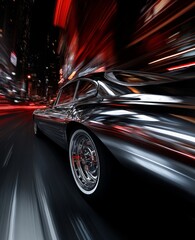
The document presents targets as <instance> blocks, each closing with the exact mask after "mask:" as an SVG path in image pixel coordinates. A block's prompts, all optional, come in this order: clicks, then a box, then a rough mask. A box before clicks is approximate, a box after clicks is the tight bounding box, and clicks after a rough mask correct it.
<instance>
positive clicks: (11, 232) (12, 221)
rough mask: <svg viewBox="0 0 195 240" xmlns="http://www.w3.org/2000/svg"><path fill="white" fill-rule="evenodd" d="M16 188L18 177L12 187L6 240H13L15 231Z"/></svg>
mask: <svg viewBox="0 0 195 240" xmlns="http://www.w3.org/2000/svg"><path fill="white" fill-rule="evenodd" d="M17 186H18V175H17V179H16V184H15V187H14V193H13V199H12V205H11V213H10V214H11V216H10V226H9V233H8V234H9V235H8V240H14V239H15V237H14V231H15V221H16V193H17Z"/></svg>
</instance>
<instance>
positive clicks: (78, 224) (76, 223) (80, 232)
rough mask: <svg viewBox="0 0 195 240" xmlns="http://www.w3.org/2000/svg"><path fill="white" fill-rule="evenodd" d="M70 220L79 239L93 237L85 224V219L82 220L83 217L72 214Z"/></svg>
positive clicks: (86, 239)
mask: <svg viewBox="0 0 195 240" xmlns="http://www.w3.org/2000/svg"><path fill="white" fill-rule="evenodd" d="M70 222H71V224H72V226H73V228H74V231H75V233H76V235H77V237H78V239H85V240H91V239H93V238H92V236H91V234H90V233H89V231H88V229H87V227H86V226H85V224H84V221H82V219H81V218H79V217H73V216H70Z"/></svg>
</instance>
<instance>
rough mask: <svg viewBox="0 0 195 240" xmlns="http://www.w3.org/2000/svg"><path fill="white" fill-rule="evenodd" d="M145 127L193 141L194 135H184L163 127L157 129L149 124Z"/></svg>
mask: <svg viewBox="0 0 195 240" xmlns="http://www.w3.org/2000/svg"><path fill="white" fill-rule="evenodd" d="M146 128H147V129H149V130H151V131H152V132H156V133H162V134H165V135H167V136H171V137H176V138H179V139H182V140H184V139H185V140H186V141H190V142H192V143H195V137H192V136H189V135H186V134H182V133H177V132H174V131H169V130H164V129H159V128H154V127H149V126H146ZM194 159H195V156H194Z"/></svg>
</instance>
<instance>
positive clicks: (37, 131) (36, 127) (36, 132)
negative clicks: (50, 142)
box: [33, 121, 41, 137]
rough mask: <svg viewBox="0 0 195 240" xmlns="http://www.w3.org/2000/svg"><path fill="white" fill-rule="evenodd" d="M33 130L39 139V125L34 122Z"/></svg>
mask: <svg viewBox="0 0 195 240" xmlns="http://www.w3.org/2000/svg"><path fill="white" fill-rule="evenodd" d="M33 130H34V135H35V136H37V137H40V136H41V131H40V129H39V127H38V126H37V123H36V122H35V121H34V122H33Z"/></svg>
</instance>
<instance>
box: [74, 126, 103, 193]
mask: <svg viewBox="0 0 195 240" xmlns="http://www.w3.org/2000/svg"><path fill="white" fill-rule="evenodd" d="M69 160H70V166H71V170H72V174H73V177H74V180H75V182H76V184H77V186H78V187H79V189H80V190H81V191H82V192H83V193H85V194H92V193H93V192H94V191H95V190H96V188H97V186H98V182H99V177H100V166H99V164H100V163H99V156H98V152H97V149H96V145H95V143H94V141H93V139H92V138H91V136H90V135H89V134H88V133H87V132H86V131H84V130H77V131H75V132H74V133H73V135H72V137H71V140H70V145H69Z"/></svg>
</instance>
